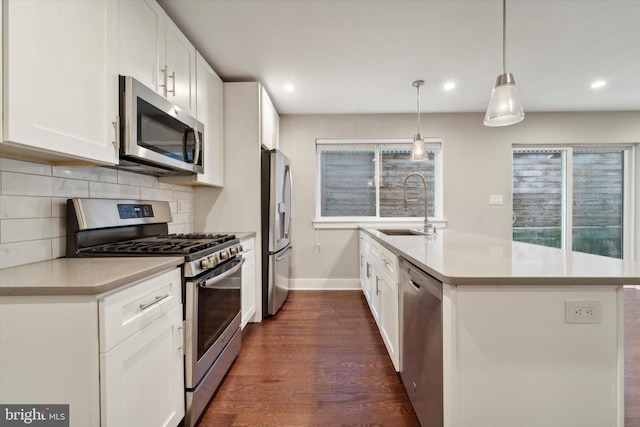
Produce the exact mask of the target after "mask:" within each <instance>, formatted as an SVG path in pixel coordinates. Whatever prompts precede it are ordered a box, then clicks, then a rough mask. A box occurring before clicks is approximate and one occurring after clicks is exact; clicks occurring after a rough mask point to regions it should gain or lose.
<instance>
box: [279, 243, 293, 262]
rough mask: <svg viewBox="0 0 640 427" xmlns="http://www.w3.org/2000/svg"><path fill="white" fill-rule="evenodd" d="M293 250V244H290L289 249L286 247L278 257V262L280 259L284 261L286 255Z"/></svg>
mask: <svg viewBox="0 0 640 427" xmlns="http://www.w3.org/2000/svg"><path fill="white" fill-rule="evenodd" d="M292 251H293V246H289V247H288V248H287V249H285V250H284V251H283V252H282V253H281V254H279V255H278V256H277V257H276V262H278V261H282V260H283V259H285V258H286V257H288V256H289V255H291V252H292Z"/></svg>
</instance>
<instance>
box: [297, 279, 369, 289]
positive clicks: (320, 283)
mask: <svg viewBox="0 0 640 427" xmlns="http://www.w3.org/2000/svg"><path fill="white" fill-rule="evenodd" d="M289 289H291V290H292V291H302V290H304V291H325V290H332V291H353V290H360V289H362V288H361V287H360V279H291V282H289Z"/></svg>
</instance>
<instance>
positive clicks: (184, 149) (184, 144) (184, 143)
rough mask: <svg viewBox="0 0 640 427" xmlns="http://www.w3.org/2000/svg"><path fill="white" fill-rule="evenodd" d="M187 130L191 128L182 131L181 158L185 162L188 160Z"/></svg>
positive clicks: (189, 130)
mask: <svg viewBox="0 0 640 427" xmlns="http://www.w3.org/2000/svg"><path fill="white" fill-rule="evenodd" d="M189 132H191V129H185V130H184V132H183V133H182V158H183V159H184V161H185V162H187V163H188V162H189V156H187V139H188V138H189Z"/></svg>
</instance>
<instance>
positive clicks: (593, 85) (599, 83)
mask: <svg viewBox="0 0 640 427" xmlns="http://www.w3.org/2000/svg"><path fill="white" fill-rule="evenodd" d="M606 85H607V82H605V81H604V80H596V81H595V82H593V83H591V89H598V88H601V87H604V86H606Z"/></svg>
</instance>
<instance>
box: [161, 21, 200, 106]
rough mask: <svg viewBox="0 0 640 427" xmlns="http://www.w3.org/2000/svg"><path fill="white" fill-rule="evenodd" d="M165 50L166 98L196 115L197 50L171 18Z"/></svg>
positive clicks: (167, 26)
mask: <svg viewBox="0 0 640 427" xmlns="http://www.w3.org/2000/svg"><path fill="white" fill-rule="evenodd" d="M165 49H166V50H165V52H166V53H165V65H166V67H165V71H164V72H163V74H164V78H165V80H166V84H165V85H164V86H165V97H166V98H167V99H169V100H170V101H171V102H173V103H175V104H176V105H178V106H180V107H182V108H185V109H187V110H189V111H191V113H192V114H193V115H196V103H195V95H194V94H195V88H196V48H195V47H194V46H193V45H192V44H191V42H189V40H188V39H187V38H186V37H185V35H184V34H182V32H181V31H180V29H179V28H178V27H176V25H175V24H174V23H173V21H171V20H170V19H169V18H167V20H166V47H165Z"/></svg>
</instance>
